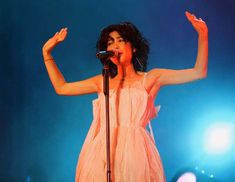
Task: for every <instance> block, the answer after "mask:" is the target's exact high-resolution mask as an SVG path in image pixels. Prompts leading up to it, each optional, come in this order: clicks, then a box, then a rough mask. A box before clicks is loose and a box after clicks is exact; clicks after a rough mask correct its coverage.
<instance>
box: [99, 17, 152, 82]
mask: <svg viewBox="0 0 235 182" xmlns="http://www.w3.org/2000/svg"><path fill="white" fill-rule="evenodd" d="M113 31H117V32H118V33H119V34H120V36H121V37H122V38H123V39H124V40H125V41H127V42H130V43H131V45H132V47H133V48H135V49H136V51H135V52H133V56H132V63H133V66H134V69H135V71H146V70H147V60H148V54H149V42H148V41H147V40H146V39H145V38H144V37H143V36H142V34H141V32H140V31H139V30H138V29H137V28H136V26H135V25H133V24H132V23H130V22H122V23H119V24H113V25H109V26H107V27H106V28H104V29H103V30H102V31H101V33H100V37H99V39H98V41H97V43H96V50H97V51H103V50H107V43H108V40H109V34H110V33H111V32H113ZM103 61H104V60H102V59H101V62H102V63H103ZM110 75H111V77H112V78H113V77H115V76H116V75H117V66H116V65H115V64H114V63H113V62H112V61H110Z"/></svg>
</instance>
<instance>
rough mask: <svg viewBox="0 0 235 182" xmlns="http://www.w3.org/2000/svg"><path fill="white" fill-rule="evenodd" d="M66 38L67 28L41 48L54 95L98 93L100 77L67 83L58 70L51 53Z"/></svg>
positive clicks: (57, 33)
mask: <svg viewBox="0 0 235 182" xmlns="http://www.w3.org/2000/svg"><path fill="white" fill-rule="evenodd" d="M66 36H67V28H62V29H61V30H60V31H59V32H56V34H55V35H54V36H53V37H52V38H50V39H49V40H48V41H47V42H46V43H45V44H44V46H43V48H42V54H43V59H44V63H45V66H46V69H47V72H48V75H49V78H50V80H51V83H52V85H53V87H54V89H55V91H56V93H57V94H59V95H81V94H88V93H95V92H99V90H100V88H99V83H100V79H101V75H97V76H94V77H91V78H89V79H86V80H82V81H77V82H72V83H68V82H66V80H65V79H64V77H63V75H62V73H61V72H60V70H59V69H58V67H57V65H56V63H55V62H54V59H53V57H52V55H51V51H52V50H53V48H54V47H55V46H56V45H58V44H59V43H60V42H62V41H64V40H65V38H66Z"/></svg>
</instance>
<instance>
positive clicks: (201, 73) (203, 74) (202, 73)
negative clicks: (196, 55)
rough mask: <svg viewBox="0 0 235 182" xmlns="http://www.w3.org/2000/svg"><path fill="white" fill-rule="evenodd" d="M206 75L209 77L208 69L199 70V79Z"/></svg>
mask: <svg viewBox="0 0 235 182" xmlns="http://www.w3.org/2000/svg"><path fill="white" fill-rule="evenodd" d="M206 77H207V70H203V71H200V72H198V78H199V79H204V78H206Z"/></svg>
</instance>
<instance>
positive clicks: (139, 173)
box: [43, 12, 208, 182]
mask: <svg viewBox="0 0 235 182" xmlns="http://www.w3.org/2000/svg"><path fill="white" fill-rule="evenodd" d="M186 17H187V18H188V20H189V21H190V22H191V23H192V25H193V27H194V28H195V30H196V31H197V33H198V54H197V59H196V63H195V66H194V67H193V68H191V69H183V70H169V69H158V68H155V69H152V70H150V71H148V72H144V71H146V61H147V58H148V51H149V47H148V42H147V41H146V40H145V39H144V38H143V37H142V35H141V34H140V32H139V31H138V30H137V29H136V27H135V26H134V25H132V24H131V23H122V24H117V25H111V26H108V27H107V28H105V29H104V30H103V31H102V32H101V35H100V39H99V40H98V42H97V50H98V51H100V50H109V51H113V52H114V53H115V54H114V56H112V57H111V58H110V60H111V71H110V73H111V78H110V121H111V123H110V142H111V145H110V146H111V171H112V181H116V182H126V181H128V182H143V181H145V182H146V181H151V182H153V181H156V182H163V181H165V177H164V172H163V167H162V163H161V159H160V157H159V154H158V151H157V149H156V146H155V143H154V141H153V139H152V138H151V136H150V135H149V133H148V132H147V130H146V129H145V127H146V125H147V124H148V123H149V121H150V119H152V118H153V117H154V116H156V114H157V111H156V109H155V108H154V99H155V98H156V96H157V94H158V92H159V90H160V88H161V87H162V86H164V85H169V84H180V83H186V82H191V81H194V80H198V79H202V78H205V77H206V75H207V61H208V29H207V26H206V24H205V22H204V21H202V20H201V19H197V18H196V17H195V16H194V15H192V14H190V13H189V12H186ZM66 35H67V29H66V28H63V29H61V30H60V32H57V33H56V34H55V35H54V36H53V37H52V38H51V39H49V40H48V41H47V42H46V43H45V45H44V46H43V57H44V62H45V65H46V68H47V71H48V74H49V77H50V80H51V82H52V84H53V86H54V89H55V91H56V93H57V94H59V95H81V94H88V93H98V98H97V99H95V100H94V101H93V113H94V120H93V122H92V125H91V127H90V130H89V132H88V135H87V137H86V140H85V142H84V145H83V147H82V150H81V153H80V156H79V161H78V165H77V171H76V182H78V181H81V182H83V181H86V182H87V181H105V180H106V151H105V150H106V148H105V102H104V94H103V93H102V91H103V90H102V88H103V87H102V75H97V76H94V77H91V78H89V79H86V80H82V81H78V82H73V83H67V82H66V81H65V79H64V78H63V75H62V74H61V72H60V71H59V69H58V68H57V66H56V64H55V62H54V61H53V57H52V56H51V51H52V49H53V48H54V47H55V46H56V45H57V44H58V43H60V42H62V41H64V39H65V37H66Z"/></svg>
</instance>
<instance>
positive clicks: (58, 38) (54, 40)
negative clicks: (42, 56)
mask: <svg viewBox="0 0 235 182" xmlns="http://www.w3.org/2000/svg"><path fill="white" fill-rule="evenodd" d="M67 33H68V32H67V28H62V29H61V30H60V31H59V32H56V33H55V35H54V36H53V37H51V38H50V39H49V40H48V41H47V42H46V43H45V44H44V46H43V51H45V52H50V51H51V50H52V49H53V48H54V47H55V46H56V45H57V44H59V43H60V42H63V41H64V40H65V38H66V36H67Z"/></svg>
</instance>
